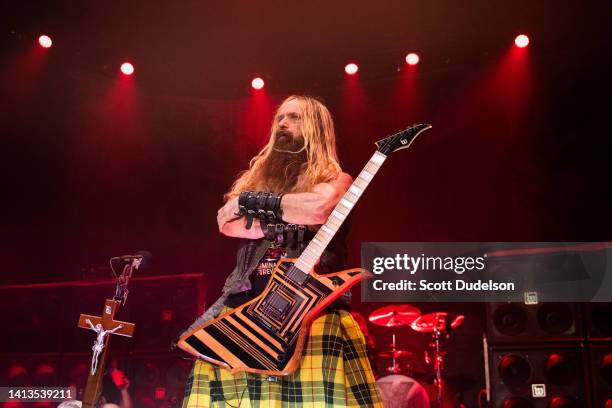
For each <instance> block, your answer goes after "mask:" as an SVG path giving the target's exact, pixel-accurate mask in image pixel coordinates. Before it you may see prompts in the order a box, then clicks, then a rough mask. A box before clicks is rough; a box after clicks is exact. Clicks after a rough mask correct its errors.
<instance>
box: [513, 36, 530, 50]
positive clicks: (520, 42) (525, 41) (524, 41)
mask: <svg viewBox="0 0 612 408" xmlns="http://www.w3.org/2000/svg"><path fill="white" fill-rule="evenodd" d="M514 45H516V46H517V47H519V48H525V47H526V46H528V45H529V37H527V36H526V35H525V34H521V35H517V36H516V38H515V39H514Z"/></svg>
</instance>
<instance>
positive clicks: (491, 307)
mask: <svg viewBox="0 0 612 408" xmlns="http://www.w3.org/2000/svg"><path fill="white" fill-rule="evenodd" d="M486 314H487V319H486V320H487V334H488V339H489V343H492V344H494V343H534V342H542V341H548V342H555V341H580V340H582V338H583V318H582V312H581V307H580V304H576V303H540V304H536V305H525V304H522V303H487V305H486Z"/></svg>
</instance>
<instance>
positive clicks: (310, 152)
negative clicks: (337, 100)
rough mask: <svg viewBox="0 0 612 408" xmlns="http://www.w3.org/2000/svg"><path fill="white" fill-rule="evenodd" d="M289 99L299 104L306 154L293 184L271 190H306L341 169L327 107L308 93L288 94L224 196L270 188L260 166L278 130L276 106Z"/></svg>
mask: <svg viewBox="0 0 612 408" xmlns="http://www.w3.org/2000/svg"><path fill="white" fill-rule="evenodd" d="M291 100H297V101H298V103H299V106H300V118H301V119H300V120H301V130H302V136H303V137H304V149H305V151H306V157H307V158H306V163H305V164H304V166H303V171H302V173H301V175H300V177H299V178H298V180H297V182H296V184H295V185H294V186H292V187H291V188H290V189H289V191H275V193H289V192H304V191H309V190H310V189H311V188H312V187H313V186H314V185H316V184H319V183H325V182H328V181H331V180H333V179H335V178H336V177H338V175H339V174H340V172H341V171H342V170H341V168H340V163H339V162H338V155H337V154H336V135H335V132H334V123H333V120H332V116H331V114H330V113H329V110H327V108H326V107H325V105H323V104H322V103H321V102H320V101H318V100H317V99H315V98H313V97H312V96H306V95H292V96H290V97H288V98H286V99H285V100H284V101H283V102H282V103H281V105H280V106H279V108H278V109H277V111H276V113H275V115H274V120H273V122H272V129H271V130H270V138H269V140H268V143H267V144H266V145H265V146H264V147H263V149H261V151H260V152H259V153H258V154H257V155H256V156H255V157H253V158H252V159H251V161H250V163H249V168H248V170H245V171H243V172H242V173H240V175H239V176H238V179H236V181H235V182H234V184H232V187H231V189H230V190H229V191H228V192H227V193H226V194H225V196H224V198H225V200H228V199H230V198H231V197H234V196H236V195H238V194H240V192H242V191H270V190H269V187H268V185H267V184H266V183H267V180H265V179H266V177H265V176H264V175H265V171H264V170H265V166H266V164H267V160H268V158H269V157H270V154H271V153H272V151H273V146H274V143H275V140H276V131H277V130H278V121H277V120H276V115H277V113H278V110H279V109H280V107H281V106H283V105H284V104H285V103H286V102H288V101H291Z"/></svg>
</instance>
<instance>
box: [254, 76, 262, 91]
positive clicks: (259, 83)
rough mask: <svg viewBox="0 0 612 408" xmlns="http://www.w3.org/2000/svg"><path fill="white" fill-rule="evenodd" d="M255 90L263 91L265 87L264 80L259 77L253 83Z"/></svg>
mask: <svg viewBox="0 0 612 408" xmlns="http://www.w3.org/2000/svg"><path fill="white" fill-rule="evenodd" d="M251 86H252V87H253V89H262V88H263V87H264V80H263V79H261V78H259V77H257V78H255V79H253V80H252V81H251Z"/></svg>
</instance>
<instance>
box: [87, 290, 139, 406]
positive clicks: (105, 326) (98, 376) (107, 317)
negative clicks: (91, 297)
mask: <svg viewBox="0 0 612 408" xmlns="http://www.w3.org/2000/svg"><path fill="white" fill-rule="evenodd" d="M119 305H120V302H119V301H117V300H111V299H106V302H105V304H104V311H103V313H102V316H101V317H98V316H93V315H87V314H82V315H81V316H80V317H79V327H81V328H83V329H88V330H93V331H95V332H96V340H95V342H94V345H93V347H92V350H93V356H92V358H91V369H90V371H89V375H88V377H87V385H86V387H85V395H84V396H83V408H93V407H95V405H96V402H97V400H98V398H99V396H100V392H101V391H102V375H103V374H104V367H105V365H106V351H107V350H108V341H109V339H110V337H111V336H110V335H111V334H117V335H120V336H125V337H132V335H133V334H134V324H133V323H128V322H122V321H119V320H115V313H116V312H117V310H118V308H119Z"/></svg>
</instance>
